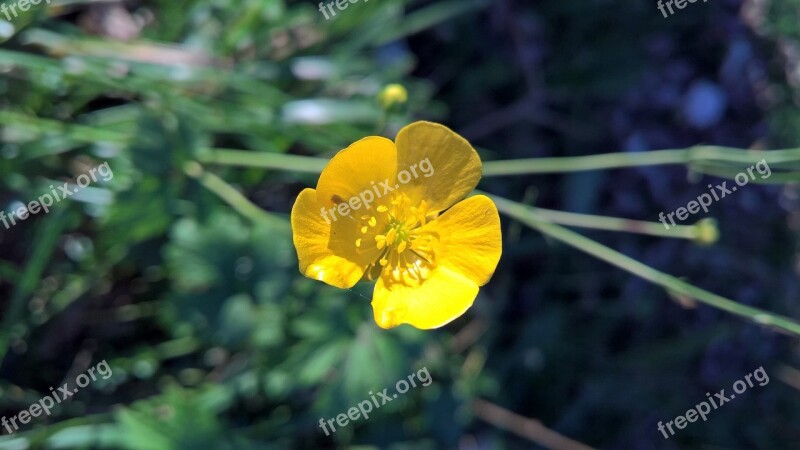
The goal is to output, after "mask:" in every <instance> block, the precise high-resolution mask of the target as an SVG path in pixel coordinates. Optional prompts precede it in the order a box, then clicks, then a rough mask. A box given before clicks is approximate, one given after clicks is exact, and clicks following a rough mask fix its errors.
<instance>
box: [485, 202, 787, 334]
mask: <svg viewBox="0 0 800 450" xmlns="http://www.w3.org/2000/svg"><path fill="white" fill-rule="evenodd" d="M489 196H490V197H491V198H492V200H494V202H495V204H496V205H497V209H498V210H500V211H501V212H503V213H504V214H506V215H508V216H509V217H512V218H514V219H516V220H518V221H520V222H522V223H524V224H526V225H528V226H530V227H531V228H533V229H536V230H538V231H540V232H541V233H543V234H546V235H548V236H550V237H552V238H554V239H557V240H559V241H561V242H563V243H565V244H567V245H570V246H572V247H575V248H577V249H579V250H582V251H584V252H586V253H588V254H590V255H592V256H595V257H597V258H599V259H602V260H603V261H606V262H608V263H610V264H612V265H614V266H617V267H619V268H621V269H623V270H626V271H628V272H630V273H632V274H634V275H636V276H638V277H641V278H643V279H645V280H647V281H650V282H651V283H654V284H656V285H659V286H661V287H663V288H665V289H667V291H669V292H670V293H676V294H682V295H685V296H687V297H690V298H693V299H695V300H697V301H698V302H700V303H704V304H706V305H709V306H712V307H715V308H718V309H721V310H723V311H726V312H729V313H731V314H734V315H737V316H739V317H743V318H746V319H748V320H750V321H752V322H755V323H757V324H760V325H767V326H772V327H775V328H777V329H779V330H782V331H785V332H787V333H790V334H794V335H797V336H800V323H798V322H796V321H794V320H792V319H790V318H788V317H784V316H780V315H776V314H772V313H770V312H767V311H764V310H762V309H758V308H753V307H750V306H746V305H742V304H739V303H736V302H735V301H733V300H730V299H727V298H725V297H722V296H720V295H717V294H714V293H712V292H709V291H706V290H704V289H701V288H699V287H697V286H694V285H692V284H689V283H687V282H685V281H683V280H681V279H679V278H677V277H675V276H672V275H669V274H666V273H664V272H660V271H658V270H656V269H653V268H652V267H650V266H647V265H646V264H643V263H641V262H639V261H637V260H635V259H633V258H630V257H628V256H625V255H623V254H622V253H619V252H617V251H616V250H613V249H611V248H609V247H606V246H604V245H602V244H600V243H598V242H595V241H593V240H591V239H589V238H587V237H585V236H582V235H580V234H578V233H575V232H574V231H570V230H568V229H566V228H563V227H561V226H559V225H556V224H553V223H548V222H546V221H543V220H541V218H540V217H538V216H537V215H536V213H535V211H534V210H533V209H532V208H530V207H528V206H525V205H522V204H519V203H517V202H513V201H511V200H507V199H505V198H502V197H498V196H496V195H489Z"/></svg>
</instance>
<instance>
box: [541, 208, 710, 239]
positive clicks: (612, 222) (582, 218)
mask: <svg viewBox="0 0 800 450" xmlns="http://www.w3.org/2000/svg"><path fill="white" fill-rule="evenodd" d="M531 210H532V211H533V213H534V214H536V216H537V217H539V218H541V219H544V220H546V221H547V222H553V223H558V224H561V225H571V226H574V227H581V228H592V229H595V230H608V231H623V232H627V233H637V234H647V235H650V236H661V237H668V238H681V239H696V238H697V227H696V226H695V225H677V226H673V227H671V228H670V229H667V228H665V227H664V225H662V224H660V223H656V222H645V221H641V220H630V219H623V218H619V217H606V216H595V215H591V214H578V213H573V212H566V211H556V210H553V209H544V208H533V207H531Z"/></svg>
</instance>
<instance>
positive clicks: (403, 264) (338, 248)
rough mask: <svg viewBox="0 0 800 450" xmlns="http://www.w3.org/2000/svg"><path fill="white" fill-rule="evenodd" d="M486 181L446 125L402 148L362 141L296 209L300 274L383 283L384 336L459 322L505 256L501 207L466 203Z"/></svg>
mask: <svg viewBox="0 0 800 450" xmlns="http://www.w3.org/2000/svg"><path fill="white" fill-rule="evenodd" d="M480 177H481V160H480V158H479V157H478V154H477V153H476V152H475V150H474V149H473V148H472V146H470V144H469V142H467V141H466V140H465V139H464V138H462V137H461V136H459V135H458V134H456V133H454V132H453V131H451V130H450V129H448V128H447V127H445V126H443V125H439V124H436V123H431V122H415V123H412V124H410V125H408V126H406V127H405V128H403V129H402V130H400V132H399V133H398V134H397V138H396V139H395V142H392V141H391V140H389V139H386V138H383V137H378V136H370V137H367V138H364V139H361V140H360V141H358V142H356V143H354V144H352V145H350V146H349V147H347V148H346V149H344V150H342V151H340V152H339V153H337V154H336V155H335V156H334V157H333V159H331V161H330V162H329V163H328V165H327V166H326V167H325V169H324V170H323V171H322V174H321V175H320V178H319V181H318V182H317V188H316V189H310V188H307V189H305V190H303V192H301V193H300V195H299V196H298V197H297V200H296V201H295V204H294V207H293V208H292V232H293V240H294V245H295V248H296V249H297V256H298V259H299V260H300V271H301V272H302V273H303V275H305V276H307V277H309V278H314V279H316V280H320V281H323V282H325V283H327V284H329V285H331V286H336V287H339V288H343V289H348V288H350V287H352V286H354V285H355V284H356V283H357V282H359V281H362V280H364V281H372V280H376V281H377V282H376V283H375V290H374V292H373V296H372V308H373V312H374V316H375V321H376V322H377V324H378V325H379V326H380V327H382V328H392V327H395V326H397V325H400V324H403V323H407V324H410V325H412V326H414V327H416V328H420V329H431V328H437V327H440V326H442V325H445V324H447V323H449V322H451V321H452V320H454V319H456V318H458V317H459V316H461V315H462V314H464V312H466V310H467V309H469V307H470V306H472V302H473V301H474V300H475V297H476V296H477V295H478V287H479V286H483V285H484V284H486V283H487V282H488V281H489V279H490V278H491V276H492V274H493V273H494V270H495V268H496V267H497V263H498V261H499V260H500V254H501V251H502V237H501V233H500V217H499V215H498V213H497V207H496V206H495V205H494V202H492V200H490V199H489V198H488V197H486V196H484V195H475V196H472V197H470V198H467V199H464V197H466V196H467V194H469V193H470V192H471V191H472V190H473V189H474V188H475V186H476V185H477V184H478V181H479V180H480ZM462 199H463V200H462Z"/></svg>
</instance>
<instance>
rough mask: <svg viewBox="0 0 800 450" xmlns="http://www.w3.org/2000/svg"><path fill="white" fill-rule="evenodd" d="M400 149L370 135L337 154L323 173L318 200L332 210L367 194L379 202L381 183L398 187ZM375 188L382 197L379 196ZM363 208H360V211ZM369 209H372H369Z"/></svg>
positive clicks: (383, 139)
mask: <svg viewBox="0 0 800 450" xmlns="http://www.w3.org/2000/svg"><path fill="white" fill-rule="evenodd" d="M396 171H397V147H395V145H394V142H392V141H390V140H389V139H386V138H384V137H380V136H370V137H366V138H364V139H361V140H360V141H357V142H355V143H353V144H351V145H350V146H349V147H347V148H346V149H344V150H341V151H340V152H339V153H337V154H336V155H335V156H334V157H333V158H332V159H331V160H330V162H328V165H327V166H325V169H323V170H322V174H321V175H320V176H319V181H317V201H319V203H321V204H322V205H323V206H326V207H328V208H330V207H331V206H333V205H334V204H335V203H340V202H349V201H350V199H351V198H354V197H358V196H359V195H360V194H361V193H364V195H365V197H364V198H365V199H366V195H367V192H368V193H369V197H370V198H373V199H375V200H377V198H379V197H380V195H382V194H383V191H384V190H383V188H381V187H380V184H381V183H388V184H389V185H390V186H392V187H393V186H394V185H395V183H396V182H395V174H396ZM375 189H377V190H378V192H379V194H377V195H375ZM360 208H361V206H359V209H360ZM367 209H369V208H367Z"/></svg>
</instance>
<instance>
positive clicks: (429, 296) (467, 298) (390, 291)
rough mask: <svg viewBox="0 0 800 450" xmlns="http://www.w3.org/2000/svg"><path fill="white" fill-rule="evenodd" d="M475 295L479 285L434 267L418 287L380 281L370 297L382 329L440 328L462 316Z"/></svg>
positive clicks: (444, 269)
mask: <svg viewBox="0 0 800 450" xmlns="http://www.w3.org/2000/svg"><path fill="white" fill-rule="evenodd" d="M477 295H478V285H477V284H475V283H474V282H473V281H471V280H470V279H468V278H467V277H465V276H463V275H461V274H459V273H458V272H455V271H453V270H450V269H449V268H447V267H441V266H440V267H437V268H436V269H434V270H433V271H432V272H431V274H430V276H429V278H428V279H426V280H425V281H424V282H423V283H422V284H420V285H419V286H414V287H411V286H407V285H405V284H402V283H394V284H387V283H386V282H385V281H384V277H380V278H379V279H378V282H377V283H376V284H375V291H374V292H373V294H372V310H373V314H374V316H375V322H376V323H377V324H378V326H379V327H381V328H393V327H396V326H398V325H400V324H404V323H407V324H409V325H411V326H413V327H415V328H419V329H422V330H428V329H431V328H439V327H441V326H442V325H446V324H447V323H449V322H451V321H453V320H455V319H456V318H458V317H460V316H461V315H462V314H464V313H465V312H466V311H467V310H468V309H469V307H470V306H472V302H473V301H475V297H476V296H477Z"/></svg>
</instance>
